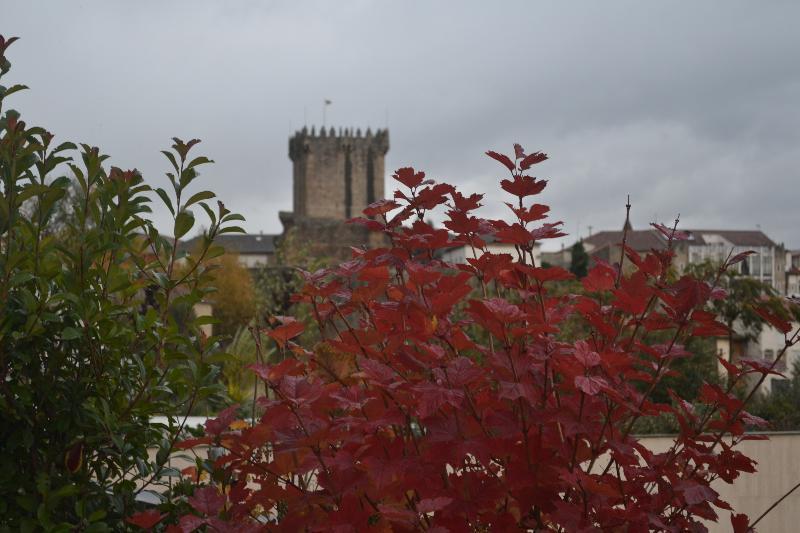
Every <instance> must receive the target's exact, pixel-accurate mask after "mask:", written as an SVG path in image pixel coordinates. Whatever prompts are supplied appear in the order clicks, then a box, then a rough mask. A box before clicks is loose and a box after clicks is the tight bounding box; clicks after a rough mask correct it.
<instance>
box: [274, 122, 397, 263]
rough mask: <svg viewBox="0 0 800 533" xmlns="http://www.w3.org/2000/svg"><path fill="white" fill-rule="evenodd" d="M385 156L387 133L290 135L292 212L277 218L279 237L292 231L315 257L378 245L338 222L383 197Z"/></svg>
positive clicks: (347, 253) (302, 132)
mask: <svg viewBox="0 0 800 533" xmlns="http://www.w3.org/2000/svg"><path fill="white" fill-rule="evenodd" d="M388 151H389V131H388V130H377V131H375V132H374V133H373V132H372V130H370V129H367V130H366V132H364V134H363V135H362V132H361V130H360V129H357V130H353V129H344V130H342V129H339V131H338V132H337V131H336V130H334V129H333V128H329V129H326V128H324V127H323V128H321V129H320V131H319V133H317V132H316V131H315V129H314V128H313V127H312V128H311V131H309V130H308V129H307V128H303V129H302V130H300V131H298V132H296V133H295V135H294V136H293V137H292V138H291V139H289V158H290V159H291V160H292V163H293V171H292V191H293V196H294V198H293V208H294V209H293V211H291V212H286V211H282V212H281V213H280V214H279V216H280V219H281V222H282V223H283V232H284V235H286V234H287V233H288V232H293V233H294V234H295V235H296V237H297V238H298V239H300V240H301V241H303V242H304V243H307V244H308V247H309V252H310V253H311V254H313V255H317V256H321V257H339V258H345V257H349V256H350V247H351V246H369V245H373V246H374V245H376V244H378V243H379V242H380V236H379V235H376V234H370V233H369V232H368V231H367V230H366V229H365V228H363V227H361V226H357V225H349V224H344V222H345V221H346V220H348V219H350V218H353V217H359V216H362V211H363V210H364V208H366V207H367V206H368V205H369V204H371V203H373V202H375V201H377V200H380V199H382V198H383V197H384V196H383V195H384V158H385V156H386V153H387V152H388Z"/></svg>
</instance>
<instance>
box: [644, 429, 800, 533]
mask: <svg viewBox="0 0 800 533" xmlns="http://www.w3.org/2000/svg"><path fill="white" fill-rule="evenodd" d="M672 441H673V439H672V437H669V436H653V437H643V438H642V439H641V442H642V443H643V444H644V445H645V446H647V447H648V448H649V449H651V450H653V451H665V450H667V448H669V447H670V446H671V445H672ZM737 449H738V450H740V451H741V452H742V453H744V454H745V455H747V456H748V457H751V458H753V459H755V460H756V461H757V462H758V466H757V467H756V468H757V469H758V472H756V473H754V474H742V476H741V477H739V479H737V480H736V481H735V483H734V484H733V485H728V484H727V483H725V482H716V483H714V484H713V485H712V487H713V488H714V490H716V491H717V492H718V493H719V494H720V497H721V498H722V499H723V500H725V501H727V502H728V503H730V504H731V506H732V507H733V508H734V510H735V511H736V512H737V513H745V514H747V515H748V516H749V517H750V518H751V520H755V518H756V517H757V516H758V515H760V514H761V513H762V512H764V511H765V510H766V509H767V508H768V507H769V506H770V505H772V503H773V502H775V501H776V500H778V499H779V498H780V497H781V496H783V495H784V494H785V493H786V492H787V491H788V490H789V489H791V488H792V487H793V486H794V485H796V484H797V483H800V457H798V453H799V452H800V432H786V433H773V434H770V439H769V440H765V441H764V440H754V441H746V442H743V443H742V444H741V445H740V446H739V447H738V448H737ZM717 511H718V514H719V515H720V522H719V523H717V524H713V523H709V524H707V525H708V528H709V530H710V531H712V532H722V531H726V532H729V531H731V523H730V518H729V517H730V514H729V513H728V512H727V511H722V510H717ZM758 531H760V532H776V533H782V532H794V531H800V489H798V490H797V491H796V492H794V493H792V495H791V496H789V497H788V498H787V499H785V500H784V501H783V502H782V503H781V504H780V506H778V507H777V508H776V509H774V510H773V511H772V512H770V514H769V515H767V517H765V518H764V520H762V521H761V522H759V524H758Z"/></svg>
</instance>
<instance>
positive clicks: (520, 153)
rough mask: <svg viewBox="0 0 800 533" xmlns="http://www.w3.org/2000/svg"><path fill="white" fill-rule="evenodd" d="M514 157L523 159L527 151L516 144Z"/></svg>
mask: <svg viewBox="0 0 800 533" xmlns="http://www.w3.org/2000/svg"><path fill="white" fill-rule="evenodd" d="M514 156H515V157H516V158H517V159H523V158H524V157H525V150H524V149H523V148H522V145H520V144H514Z"/></svg>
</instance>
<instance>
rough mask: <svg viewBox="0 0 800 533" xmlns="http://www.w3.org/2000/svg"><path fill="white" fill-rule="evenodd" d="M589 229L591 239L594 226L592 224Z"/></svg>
mask: <svg viewBox="0 0 800 533" xmlns="http://www.w3.org/2000/svg"><path fill="white" fill-rule="evenodd" d="M588 227H589V237H591V236H592V225H591V224H589V226H588Z"/></svg>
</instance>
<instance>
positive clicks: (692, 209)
mask: <svg viewBox="0 0 800 533" xmlns="http://www.w3.org/2000/svg"><path fill="white" fill-rule="evenodd" d="M798 20H800V2H793V1H786V2H780V1H771V2H751V1H742V2H738V1H732V0H724V1H722V0H721V1H717V2H712V1H707V2H688V1H687V2H667V1H662V2H642V1H640V0H635V1H629V2H622V1H614V2H611V1H609V2H597V1H587V2H577V1H571V2H555V1H554V2H533V1H524V2H487V1H485V0H483V1H476V2H411V1H407V0H404V1H402V2H401V1H396V2H377V1H375V2H368V1H337V2H334V1H319V2H311V1H309V2H301V1H286V2H277V1H275V2H270V1H261V2H250V1H238V2H230V1H229V2H222V1H201V0H193V1H191V2H189V1H187V2H179V1H137V2H128V1H125V2H123V1H108V0H104V1H100V0H98V1H70V2H56V1H52V2H38V1H31V0H24V1H23V0H0V33H2V34H4V35H6V36H11V35H17V36H19V37H21V40H20V41H19V42H18V43H16V44H15V45H14V46H13V47H12V48H11V49H10V51H9V53H8V55H9V56H10V59H11V61H12V63H13V69H12V72H11V75H10V76H9V80H7V81H6V84H8V81H12V82H20V83H25V84H27V85H29V86H30V87H31V91H28V92H27V93H26V94H24V96H18V97H15V98H14V99H13V100H12V104H13V105H12V107H15V108H17V109H19V110H20V111H21V112H22V114H23V116H24V117H26V118H27V120H28V121H29V122H31V123H35V124H38V125H42V126H45V127H47V128H48V129H50V130H51V131H53V132H54V133H56V135H57V136H58V137H60V138H61V139H62V140H74V141H80V142H87V143H90V144H93V145H99V146H100V147H101V148H102V149H103V150H104V151H105V152H106V153H109V154H111V156H112V162H113V164H116V165H118V166H121V167H125V168H130V167H137V168H139V169H140V170H141V171H142V172H143V173H144V174H145V177H146V179H147V180H148V181H149V182H150V183H151V184H153V185H163V183H164V180H165V178H163V175H162V174H163V172H164V171H165V170H166V166H167V165H166V161H165V160H164V159H163V156H161V155H160V153H159V150H161V149H163V148H166V147H168V146H169V144H170V138H171V137H173V136H176V135H177V136H180V137H183V138H192V137H198V138H201V139H202V140H203V143H202V144H201V147H202V150H204V153H205V154H207V155H209V156H210V157H212V158H213V159H214V160H215V161H216V165H215V166H214V167H213V168H212V169H210V170H207V171H206V172H205V173H204V176H203V184H204V185H205V186H207V188H210V189H213V190H214V191H216V192H218V193H219V195H220V197H222V199H223V200H224V201H225V203H226V204H227V205H228V207H229V208H231V209H232V210H234V211H238V212H241V213H242V214H244V215H245V216H246V217H247V223H246V224H245V228H246V229H247V230H248V231H250V232H258V231H264V232H267V233H278V232H280V229H281V226H280V222H279V220H278V211H279V210H290V209H291V205H292V202H291V164H290V161H289V159H288V156H287V151H288V148H287V141H288V137H289V135H290V134H291V133H292V132H293V131H294V130H295V129H298V128H300V127H302V125H303V123H304V120H305V119H304V117H307V120H308V124H309V125H311V124H317V125H318V124H319V123H320V122H321V120H322V101H323V99H326V98H327V99H331V100H332V101H333V105H332V106H330V108H329V110H328V116H327V119H328V124H333V125H336V126H355V127H361V128H365V127H366V126H372V127H373V129H374V128H375V127H384V126H385V125H386V123H387V120H388V125H389V129H390V138H391V148H390V151H389V153H388V155H387V178H388V176H389V175H391V171H392V170H393V169H395V168H397V167H401V166H409V165H411V166H414V167H417V168H419V169H421V170H425V171H426V172H427V173H428V175H429V176H430V177H433V178H440V179H444V180H447V181H449V182H451V183H453V184H455V185H457V186H460V187H462V188H463V189H465V190H467V191H478V192H488V194H487V197H486V200H485V202H484V203H485V205H486V208H485V210H484V213H485V215H486V216H500V215H501V214H502V213H503V209H505V208H504V207H503V206H502V203H501V202H502V200H504V198H503V195H502V194H500V193H498V192H497V190H498V187H497V180H498V179H499V178H500V177H501V173H500V172H499V168H498V165H497V164H496V163H495V162H494V161H492V160H489V159H488V158H486V157H485V156H484V155H483V152H484V151H485V150H487V149H494V150H499V151H505V152H511V147H512V144H513V143H514V142H520V143H521V144H522V145H523V146H525V147H526V148H528V149H529V150H531V151H533V150H543V151H545V152H547V153H548V154H549V155H550V157H551V159H550V160H549V161H547V162H545V163H544V164H542V165H539V166H538V168H537V170H538V175H539V177H546V178H549V179H550V185H549V187H548V188H547V189H546V190H545V193H544V195H543V196H542V197H540V200H539V201H541V202H544V203H549V204H550V205H552V208H553V213H554V215H555V216H556V217H557V218H558V219H561V220H564V221H565V223H566V226H565V227H566V229H567V231H568V232H569V233H570V234H572V237H570V238H569V239H568V241H567V242H568V243H569V242H571V241H572V240H574V236H575V235H583V236H585V235H586V234H587V233H588V227H589V226H590V225H591V226H592V227H593V231H598V230H600V229H618V228H619V227H621V225H622V222H623V219H624V204H625V196H626V194H630V195H631V201H632V204H633V209H632V221H633V225H634V227H638V228H643V227H645V226H646V225H647V224H648V223H649V222H651V221H653V220H659V221H671V220H672V219H674V217H675V215H676V214H677V213H680V215H681V220H682V225H683V226H684V227H694V228H730V229H750V228H752V229H754V228H756V226H758V225H760V227H761V228H762V229H763V230H764V231H765V232H766V233H767V235H769V236H770V237H772V238H773V240H775V241H777V242H785V243H786V245H787V246H790V247H800V213H798V211H799V210H800V207H798V206H799V205H800V31H799V30H798V26H797V24H798ZM389 181H391V180H389ZM390 187H392V184H391V183H387V191H388V190H391V188H390ZM158 217H159V218H158V219H159V220H160V221H164V220H165V218H164V214H163V213H159V214H158ZM162 224H163V222H162ZM552 246H553V244H551V247H552ZM556 246H557V244H556Z"/></svg>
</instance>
